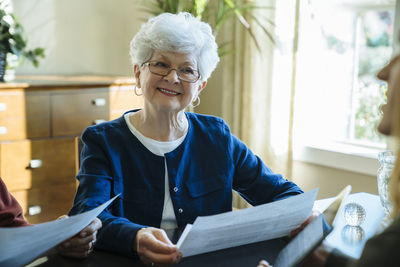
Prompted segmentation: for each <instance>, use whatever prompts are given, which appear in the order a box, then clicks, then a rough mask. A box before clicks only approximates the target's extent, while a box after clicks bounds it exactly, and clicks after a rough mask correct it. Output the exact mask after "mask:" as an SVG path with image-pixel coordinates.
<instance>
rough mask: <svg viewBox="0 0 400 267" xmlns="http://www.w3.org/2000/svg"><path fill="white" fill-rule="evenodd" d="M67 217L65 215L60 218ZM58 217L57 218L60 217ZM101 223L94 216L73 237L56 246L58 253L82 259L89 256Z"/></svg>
mask: <svg viewBox="0 0 400 267" xmlns="http://www.w3.org/2000/svg"><path fill="white" fill-rule="evenodd" d="M65 217H68V216H66V215H63V216H61V217H60V218H65ZM60 218H59V219H60ZM101 226H102V224H101V221H100V220H99V219H98V218H95V219H94V220H93V221H92V222H91V223H90V224H89V225H88V226H86V227H85V228H84V229H83V230H82V231H80V232H79V233H78V234H76V235H75V236H74V237H71V238H70V239H68V240H66V241H64V242H62V243H61V244H60V245H58V246H57V247H56V250H57V252H58V253H59V254H60V255H63V256H67V257H73V258H78V259H83V258H86V257H88V256H89V254H90V253H91V252H92V251H93V246H94V243H95V242H96V234H97V230H99V229H100V228H101Z"/></svg>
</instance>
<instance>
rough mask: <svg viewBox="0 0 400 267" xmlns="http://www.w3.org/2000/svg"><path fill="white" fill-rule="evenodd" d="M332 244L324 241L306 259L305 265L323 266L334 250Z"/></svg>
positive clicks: (307, 266) (310, 266)
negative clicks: (329, 244)
mask: <svg viewBox="0 0 400 267" xmlns="http://www.w3.org/2000/svg"><path fill="white" fill-rule="evenodd" d="M332 250H333V248H332V247H331V246H328V245H326V244H325V243H322V244H321V245H319V246H318V247H317V248H316V249H315V250H314V251H313V252H312V253H311V254H310V255H309V256H308V257H307V258H306V259H305V261H304V264H303V266H304V267H323V266H324V265H325V263H326V260H327V259H328V256H329V254H330V253H331V252H332Z"/></svg>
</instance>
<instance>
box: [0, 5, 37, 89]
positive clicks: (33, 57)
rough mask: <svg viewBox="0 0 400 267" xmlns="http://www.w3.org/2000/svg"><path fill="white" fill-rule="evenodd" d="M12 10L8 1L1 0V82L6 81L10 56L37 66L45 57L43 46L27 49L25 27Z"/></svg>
mask: <svg viewBox="0 0 400 267" xmlns="http://www.w3.org/2000/svg"><path fill="white" fill-rule="evenodd" d="M10 10H11V8H10V6H9V5H8V3H7V1H0V82H4V74H5V71H6V68H7V57H8V56H12V55H13V56H14V57H15V58H17V59H18V60H20V59H23V58H26V59H28V60H29V61H31V62H32V64H33V65H34V66H35V67H37V66H38V65H39V57H41V58H44V49H43V48H40V47H38V48H35V49H32V50H28V49H27V47H26V46H27V40H26V39H25V38H24V36H23V33H24V29H23V27H22V25H21V24H19V23H18V21H17V19H16V17H15V16H14V14H12V13H11V11H10Z"/></svg>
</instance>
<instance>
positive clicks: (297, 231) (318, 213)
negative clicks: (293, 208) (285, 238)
mask: <svg viewBox="0 0 400 267" xmlns="http://www.w3.org/2000/svg"><path fill="white" fill-rule="evenodd" d="M320 214H321V213H320V212H319V211H316V210H313V211H312V213H311V216H310V217H308V219H307V220H306V221H305V222H303V223H302V224H301V225H300V227H299V228H297V229H294V230H293V231H291V232H290V237H291V238H293V237H295V236H296V235H297V234H298V233H300V232H301V231H302V230H303V229H304V228H305V227H306V226H307V225H308V224H309V223H310V222H311V221H312V220H314V219H315V218H317V217H318V216H319V215H320Z"/></svg>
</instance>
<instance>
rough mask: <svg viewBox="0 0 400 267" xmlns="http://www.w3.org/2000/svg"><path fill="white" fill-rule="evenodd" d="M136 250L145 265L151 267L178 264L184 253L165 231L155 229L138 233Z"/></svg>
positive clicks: (143, 229)
mask: <svg viewBox="0 0 400 267" xmlns="http://www.w3.org/2000/svg"><path fill="white" fill-rule="evenodd" d="M134 250H136V252H137V253H138V255H139V258H140V259H141V260H142V261H143V262H144V263H145V264H148V265H151V266H154V265H171V264H176V263H178V262H179V261H180V260H181V259H182V253H180V252H179V251H178V247H177V246H176V245H174V244H172V242H171V241H170V240H169V238H168V236H167V234H166V233H165V232H164V230H162V229H158V228H153V227H149V228H142V229H140V230H139V231H138V232H137V234H136V242H135V247H134Z"/></svg>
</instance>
